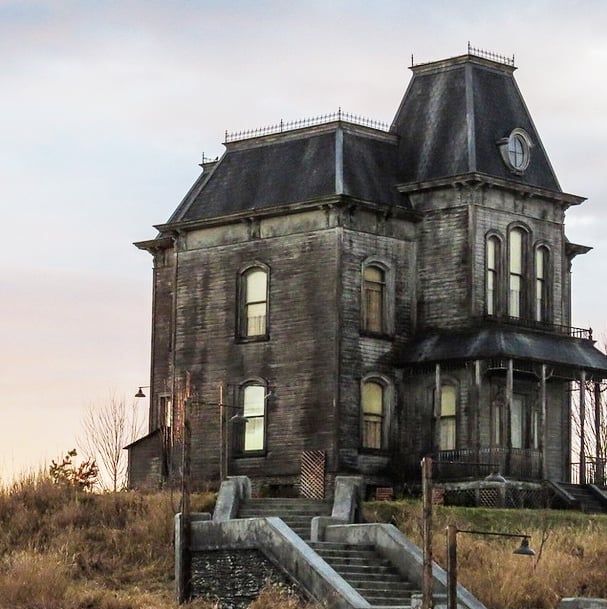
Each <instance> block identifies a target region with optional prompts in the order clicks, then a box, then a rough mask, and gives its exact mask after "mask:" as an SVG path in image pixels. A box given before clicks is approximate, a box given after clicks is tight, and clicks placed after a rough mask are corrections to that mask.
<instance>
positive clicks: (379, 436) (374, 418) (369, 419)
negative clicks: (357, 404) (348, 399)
mask: <svg viewBox="0 0 607 609" xmlns="http://www.w3.org/2000/svg"><path fill="white" fill-rule="evenodd" d="M361 397H362V400H361V401H362V404H361V408H362V434H361V435H362V438H361V440H362V442H361V444H362V448H373V449H377V450H381V449H382V448H384V446H383V435H384V434H383V429H384V416H385V414H384V411H385V389H384V386H383V385H382V384H381V383H379V382H378V381H376V380H369V381H365V382H364V383H363V385H362V396H361Z"/></svg>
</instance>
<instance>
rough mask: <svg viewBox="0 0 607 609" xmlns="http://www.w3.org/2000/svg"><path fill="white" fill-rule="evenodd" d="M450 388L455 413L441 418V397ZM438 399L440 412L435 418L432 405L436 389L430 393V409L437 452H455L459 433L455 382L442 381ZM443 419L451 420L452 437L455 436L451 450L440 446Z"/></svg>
mask: <svg viewBox="0 0 607 609" xmlns="http://www.w3.org/2000/svg"><path fill="white" fill-rule="evenodd" d="M447 387H449V388H452V389H453V391H454V393H455V412H454V414H452V415H446V416H443V414H442V412H443V396H444V395H445V388H447ZM440 397H441V403H440V410H439V412H438V416H436V413H434V404H435V401H436V389H433V391H432V408H433V419H434V426H435V427H434V430H435V431H437V432H438V433H437V434H436V435H437V437H438V438H439V445H438V446H437V450H438V451H439V452H443V451H450V450H457V448H458V439H459V433H458V428H457V427H458V412H459V406H460V395H459V385H458V383H456V382H455V381H453V380H451V379H443V380H442V381H441V386H440ZM444 419H448V420H453V430H454V435H455V441H454V443H453V444H454V445H453V447H452V448H444V447H443V446H442V445H441V442H440V439H441V436H442V434H441V431H442V423H443V420H444ZM436 426H438V430H437V429H436Z"/></svg>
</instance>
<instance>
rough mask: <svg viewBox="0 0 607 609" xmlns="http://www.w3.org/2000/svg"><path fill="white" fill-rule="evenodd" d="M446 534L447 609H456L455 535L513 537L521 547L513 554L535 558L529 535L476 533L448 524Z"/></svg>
mask: <svg viewBox="0 0 607 609" xmlns="http://www.w3.org/2000/svg"><path fill="white" fill-rule="evenodd" d="M446 533H447V609H457V534H458V533H467V534H469V535H489V536H494V537H514V538H519V539H520V540H521V545H520V546H519V547H518V548H517V549H516V550H514V552H513V554H519V555H521V556H535V552H534V551H533V550H532V549H531V548H530V547H529V540H530V539H531V536H530V535H526V534H524V533H501V532H494V531H477V530H474V529H458V528H457V527H456V526H455V525H454V524H450V525H449V526H448V527H447V530H446Z"/></svg>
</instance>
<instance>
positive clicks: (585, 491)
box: [558, 482, 607, 514]
mask: <svg viewBox="0 0 607 609" xmlns="http://www.w3.org/2000/svg"><path fill="white" fill-rule="evenodd" d="M558 486H560V487H561V488H562V489H563V490H565V491H567V492H568V493H569V494H570V495H572V496H573V497H574V498H575V499H576V500H577V501H578V502H579V505H580V509H581V510H582V512H586V513H588V514H604V513H607V506H606V505H605V504H604V503H603V502H602V501H601V500H600V499H599V498H598V497H597V496H596V495H595V494H594V493H593V492H592V491H591V490H590V488H588V486H587V485H585V484H569V483H568V482H559V483H558Z"/></svg>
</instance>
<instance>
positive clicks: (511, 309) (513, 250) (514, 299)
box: [508, 228, 524, 318]
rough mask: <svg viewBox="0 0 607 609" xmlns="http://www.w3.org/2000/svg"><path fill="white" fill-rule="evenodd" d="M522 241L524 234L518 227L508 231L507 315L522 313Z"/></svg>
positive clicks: (515, 315)
mask: <svg viewBox="0 0 607 609" xmlns="http://www.w3.org/2000/svg"><path fill="white" fill-rule="evenodd" d="M523 242H524V234H523V230H522V229H520V228H513V229H512V230H511V231H510V239H509V249H510V285H509V291H510V298H509V302H508V315H510V317H516V318H519V317H521V316H522V313H523V301H524V299H523V296H524V294H523V287H524V276H523V264H524V260H523Z"/></svg>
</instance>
